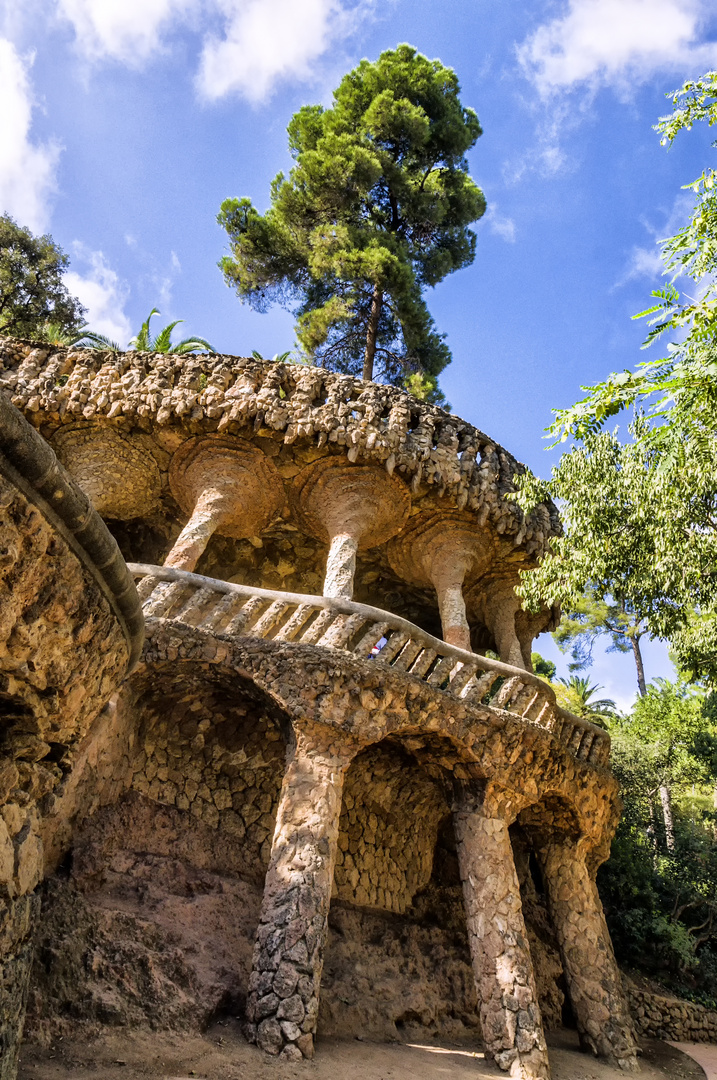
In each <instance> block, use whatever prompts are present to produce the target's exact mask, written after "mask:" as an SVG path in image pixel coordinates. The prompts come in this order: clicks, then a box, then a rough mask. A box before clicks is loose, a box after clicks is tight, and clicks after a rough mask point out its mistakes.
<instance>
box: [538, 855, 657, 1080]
mask: <svg viewBox="0 0 717 1080" xmlns="http://www.w3.org/2000/svg"><path fill="white" fill-rule="evenodd" d="M538 857H539V859H540V861H541V863H542V869H543V878H544V881H545V885H546V889H547V893H548V898H549V904H550V913H551V915H552V919H553V924H554V926H555V932H556V935H557V938H558V942H559V944H560V952H561V955H562V958H563V968H564V971H565V978H566V980H567V983H568V988H569V991H570V1000H571V1003H572V1007H573V1013H574V1015H575V1019H576V1021H577V1025H578V1032H579V1033H580V1041H581V1043H582V1045H583V1046H584V1047H585V1049H588V1050H590V1051H592V1053H593V1054H599V1055H600V1056H602V1057H605V1058H607V1059H608V1060H610V1061H613V1062H614V1063H615V1064H616V1065H617V1066H618V1067H619V1068H620V1069H622V1070H623V1071H625V1072H636V1071H637V1070H638V1064H637V1057H636V1053H637V1052H636V1047H635V1040H634V1037H633V1031H632V1023H631V1020H630V1015H629V1012H628V1008H627V1002H626V999H625V995H624V992H623V988H622V981H621V978H620V972H619V971H618V967H617V963H616V961H615V955H614V953H613V951H612V944H611V942H610V935H609V933H608V929H607V926H606V924H605V916H604V915H603V910H602V904H601V902H600V897H599V896H598V891H597V886H596V884H595V880H594V878H593V877H592V876H591V875H590V874H589V873H588V869H587V867H586V865H585V859H584V856H583V853H582V852H581V851H580V849H579V847H578V845H577V844H575V843H574V842H572V843H571V842H570V841H565V840H564V841H562V842H558V843H556V842H552V843H551V842H548V843H544V844H540V845H539V846H538Z"/></svg>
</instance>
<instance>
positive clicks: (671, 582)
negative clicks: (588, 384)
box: [515, 422, 717, 691]
mask: <svg viewBox="0 0 717 1080" xmlns="http://www.w3.org/2000/svg"><path fill="white" fill-rule="evenodd" d="M632 431H633V432H634V434H635V441H633V442H632V443H628V444H625V445H623V444H622V443H620V441H619V440H618V438H617V436H616V435H614V434H612V433H610V432H599V433H594V434H590V435H588V436H586V437H585V439H584V441H583V445H582V446H578V447H576V448H574V449H573V450H572V451H571V452H570V453H568V454H564V455H563V457H562V458H561V459H560V462H559V463H558V465H557V466H556V467H555V468H554V469H553V471H552V476H551V479H550V481H549V482H548V483H543V482H541V481H539V480H536V478H535V477H532V476H530V475H529V474H525V475H524V476H522V477H521V478H520V480H519V485H520V490H519V492H518V493H517V494H516V496H515V498H516V499H517V501H518V502H519V503H520V504H521V506H522V507H523V508H524V509H527V508H528V507H530V506H533V505H535V504H536V502H539V501H541V500H542V499H544V498H545V497H546V495H551V496H552V497H553V498H557V499H558V500H560V502H561V509H562V514H563V521H564V525H565V532H564V535H563V536H561V537H558V538H555V539H554V540H553V541H552V542H551V546H550V550H549V552H548V554H547V555H546V556H545V558H544V559H543V561H542V563H541V564H540V565H539V566H538V567H537V568H536V569H535V570H531V571H527V572H526V573H524V574H523V575H522V582H521V585H520V586H519V588H518V592H519V593H520V594H521V595H522V596H523V598H524V603H525V604H526V605H527V606H529V607H533V608H537V607H538V606H539V605H540V602H541V599H542V600H544V601H547V602H548V603H559V604H561V605H562V606H563V608H564V609H565V610H566V611H568V613H569V614H570V615H571V616H572V618H571V620H570V621H568V624H567V627H566V630H565V635H566V641H567V640H569V639H570V637H571V636H572V637H573V640H574V642H575V637H576V634H579V633H580V632H581V631H582V632H583V633H584V635H585V636H584V639H583V643H578V642H575V644H579V647H580V648H582V647H583V645H584V644H585V643H587V645H589V644H590V642H589V637H590V635H591V633H592V632H593V630H594V629H600V627H599V626H598V627H595V622H596V621H597V620H599V619H601V618H603V617H604V618H605V619H609V622H610V629H608V626H607V623H605V624H604V625H605V630H606V632H608V633H611V634H613V635H614V637H613V640H614V641H616V643H618V644H619V643H620V642H621V640H622V641H623V642H624V643H625V644H629V647H630V648H631V650H632V651H633V654H634V656H635V660H636V665H637V671H638V684H639V689H640V690H641V691H642V689H643V688H644V676H643V675H642V673H641V671H640V668H641V657H640V652H639V649H640V638H641V637H642V636H643V634H645V633H647V634H648V635H649V636H651V637H660V638H665V639H670V640H671V641H672V642H673V644H674V646H675V651H676V653H677V654H678V658H679V659H680V660H681V661H682V662H683V663H685V662H686V661H687V660H689V659H690V657H689V656H688V654H687V652H686V646H685V643H684V638H683V637H681V636H680V635H681V634H683V632H684V626H685V619H686V614H685V613H686V611H691V610H692V605H693V604H694V600H695V598H697V597H702V598H708V597H710V596H712V595H714V593H715V591H717V578H716V577H715V567H717V532H715V530H714V528H713V527H712V526H711V524H710V522H711V520H712V510H711V502H710V500H709V499H707V498H705V499H703V500H701V501H700V499H699V498H698V497H697V496H698V494H699V489H696V486H695V482H694V477H693V473H692V472H691V469H690V464H689V459H688V462H687V464H686V466H685V468H684V469H682V470H679V471H674V472H673V471H672V470H665V469H663V468H662V454H661V451H660V450H659V448H656V447H654V446H651V445H650V444H649V443H648V444H645V442H644V441H643V440H642V439H641V435H642V432H643V428H642V426H641V423H640V422H637V423H636V424H635V425H633V428H632ZM696 523H699V527H695V526H696ZM586 589H587V596H588V599H589V603H588V605H587V607H586V606H585V596H586V593H585V590H586ZM695 618H696V616H695ZM623 634H624V638H623V637H622V635H623ZM625 639H628V640H625ZM579 659H580V654H579V653H578V660H579ZM584 659H585V657H583V660H584ZM711 663H712V664H715V657H714V656H713V657H712V658H711ZM716 666H717V665H716Z"/></svg>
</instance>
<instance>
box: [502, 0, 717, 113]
mask: <svg viewBox="0 0 717 1080" xmlns="http://www.w3.org/2000/svg"><path fill="white" fill-rule="evenodd" d="M710 13H713V9H712V6H711V4H710V2H709V0H569V2H568V7H567V11H566V12H565V14H564V15H562V16H560V17H558V18H555V19H553V20H552V21H550V22H548V23H545V24H543V25H542V26H539V27H538V29H537V30H536V31H535V32H534V33H533V34H532V35H531V36H530V37H529V38H528V39H527V40H526V41H525V42H524V43H523V44H522V45H520V46H519V47H518V50H517V54H518V60H519V62H520V64H521V66H522V67H523V70H524V73H525V74H526V75H527V76H528V78H530V79H531V81H532V82H534V83H535V85H536V86H537V88H538V90H539V91H540V93H541V94H542V95H543V96H546V95H549V94H551V93H552V92H555V91H559V90H566V89H570V88H572V87H574V86H576V85H578V84H587V85H589V86H591V87H597V86H600V85H612V86H615V87H617V88H618V89H620V90H622V91H625V90H626V89H628V87H629V85H630V84H631V83H634V82H635V81H641V80H643V79H645V78H648V77H649V76H650V75H651V74H653V73H654V72H656V71H660V70H672V71H680V72H682V71H684V72H685V73H694V72H698V71H702V70H704V69H705V68H708V67H710V66H713V65H715V64H717V43H715V42H703V41H701V40H700V38H701V35H702V34H703V31H704V25H705V21H706V19H707V18H708V17H709V15H710Z"/></svg>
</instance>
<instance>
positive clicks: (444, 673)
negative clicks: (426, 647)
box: [427, 656, 460, 687]
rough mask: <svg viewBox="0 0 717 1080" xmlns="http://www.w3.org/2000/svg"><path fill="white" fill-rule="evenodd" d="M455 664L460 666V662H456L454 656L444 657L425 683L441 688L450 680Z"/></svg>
mask: <svg viewBox="0 0 717 1080" xmlns="http://www.w3.org/2000/svg"><path fill="white" fill-rule="evenodd" d="M457 664H460V660H456V658H455V656H444V657H443V659H442V660H440V661H439V662H438V663H437V664H436V666H435V667H434V669H433V671H432V672H431V674H430V675H429V676H428V680H427V681H428V682H429V683H430V684H431V686H439V687H440V686H443V684H444V683H445V682H447V681H448V680H449V679H450V677H451V672H452V671H453V668H454V667H456V665H457Z"/></svg>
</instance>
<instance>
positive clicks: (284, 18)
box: [197, 0, 369, 102]
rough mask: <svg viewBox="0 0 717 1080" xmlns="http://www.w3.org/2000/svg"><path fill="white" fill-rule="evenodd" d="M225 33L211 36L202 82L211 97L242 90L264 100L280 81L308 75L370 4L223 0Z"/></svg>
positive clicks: (201, 70) (200, 74)
mask: <svg viewBox="0 0 717 1080" xmlns="http://www.w3.org/2000/svg"><path fill="white" fill-rule="evenodd" d="M218 5H219V7H220V9H221V11H222V13H223V14H224V16H225V18H226V25H225V28H224V36H223V37H221V38H220V37H216V36H210V37H208V38H207V39H206V41H205V44H204V49H203V51H202V57H201V62H200V67H199V72H198V75H197V86H198V88H199V91H200V93H201V95H202V96H203V97H205V98H207V99H208V100H215V99H217V98H220V97H224V95H226V94H230V93H238V94H240V95H241V96H242V97H245V98H248V100H249V101H255V102H257V101H261V100H263V99H264V98H266V97H267V96H268V95H269V93H270V92H271V90H272V88H273V86H274V84H275V83H276V82H277V81H278V80H280V79H286V78H294V79H307V78H310V77H311V76H312V74H313V65H314V64H315V62H316V61H317V60H318V59H319V57H320V56H322V54H323V53H325V52H326V50H327V49H328V47H329V46H330V45H331V44H333V43H334V42H335V41H336V40H337V39H339V38H342V37H345V36H347V35H348V34H349V33H351V31H352V30H353V29H354V28H355V26H356V24H357V22H358V20H359V18H360V17H361V16H362V15H364V14H366V12H367V11H368V8H369V5H368V4H359V5H358V6H356V7H353V8H350V7H347V6H346V5H344V4H342V3H340V0H218Z"/></svg>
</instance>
